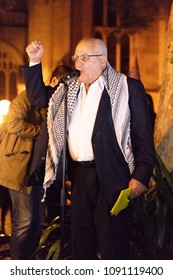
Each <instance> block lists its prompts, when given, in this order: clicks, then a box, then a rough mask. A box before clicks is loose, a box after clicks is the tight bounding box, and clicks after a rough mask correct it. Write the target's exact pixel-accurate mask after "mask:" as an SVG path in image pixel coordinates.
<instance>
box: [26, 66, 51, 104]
mask: <svg viewBox="0 0 173 280" xmlns="http://www.w3.org/2000/svg"><path fill="white" fill-rule="evenodd" d="M22 72H23V76H24V81H25V85H26V92H27V97H28V100H29V102H30V104H31V105H32V106H36V107H38V108H47V107H48V103H49V99H50V97H51V96H52V94H53V92H54V90H55V89H54V88H52V87H50V86H45V84H44V81H43V75H42V65H41V63H39V64H36V65H34V66H30V67H29V66H25V67H22Z"/></svg>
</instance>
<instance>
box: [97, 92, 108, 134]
mask: <svg viewBox="0 0 173 280" xmlns="http://www.w3.org/2000/svg"><path fill="white" fill-rule="evenodd" d="M105 114H107V115H108V114H110V117H111V105H110V98H109V95H108V93H107V90H106V89H104V90H103V94H102V97H101V100H100V104H99V107H98V112H97V116H96V121H95V125H94V130H93V137H94V136H95V134H96V133H97V132H98V130H99V129H100V126H101V125H102V123H103V120H104V118H105Z"/></svg>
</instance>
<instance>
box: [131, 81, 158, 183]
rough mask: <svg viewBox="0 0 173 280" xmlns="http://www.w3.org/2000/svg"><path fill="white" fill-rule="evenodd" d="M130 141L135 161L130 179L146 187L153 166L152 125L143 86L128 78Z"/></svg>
mask: <svg viewBox="0 0 173 280" xmlns="http://www.w3.org/2000/svg"><path fill="white" fill-rule="evenodd" d="M128 86H129V95H130V98H129V106H130V111H131V141H132V149H133V154H134V160H135V169H134V172H133V174H132V178H134V179H136V180H138V181H139V182H141V183H142V184H144V185H145V186H148V183H149V180H150V178H151V175H152V172H153V168H154V165H155V159H156V158H155V148H154V140H153V125H152V122H151V116H150V110H149V106H148V102H147V96H146V93H145V89H144V86H143V84H142V83H141V82H140V81H138V80H135V79H132V78H128Z"/></svg>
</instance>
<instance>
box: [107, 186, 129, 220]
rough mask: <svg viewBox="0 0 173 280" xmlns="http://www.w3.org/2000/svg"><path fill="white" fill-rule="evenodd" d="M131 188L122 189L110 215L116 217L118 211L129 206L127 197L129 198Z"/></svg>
mask: <svg viewBox="0 0 173 280" xmlns="http://www.w3.org/2000/svg"><path fill="white" fill-rule="evenodd" d="M130 192H131V188H127V189H124V190H122V191H121V192H120V195H119V197H118V198H117V201H116V202H115V204H114V206H113V207H112V209H111V215H118V213H119V212H120V211H122V210H123V209H125V208H126V207H127V206H128V204H129V196H130Z"/></svg>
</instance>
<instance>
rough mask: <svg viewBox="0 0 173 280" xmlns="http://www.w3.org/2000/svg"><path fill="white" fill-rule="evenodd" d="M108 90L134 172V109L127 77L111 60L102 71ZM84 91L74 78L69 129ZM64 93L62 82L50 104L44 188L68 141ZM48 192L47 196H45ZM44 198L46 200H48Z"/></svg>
mask: <svg viewBox="0 0 173 280" xmlns="http://www.w3.org/2000/svg"><path fill="white" fill-rule="evenodd" d="M102 77H103V79H104V83H105V85H106V89H107V91H108V94H109V97H110V103H111V108H112V118H113V123H114V128H115V131H116V137H117V141H118V144H119V147H120V149H121V151H122V153H123V155H124V158H125V160H126V161H127V163H128V166H129V170H130V173H132V172H133V170H134V157H133V152H132V146H131V138H130V109H129V105H128V100H129V94H128V86H127V77H126V76H125V75H124V74H122V73H118V72H116V71H115V70H114V69H113V68H112V67H111V66H110V64H109V63H108V64H107V67H106V69H105V70H104V72H103V73H102ZM79 90H80V82H79V81H77V80H76V79H72V81H71V82H70V84H69V86H68V90H67V93H66V94H67V130H68V126H69V123H70V119H71V116H72V113H73V110H74V108H75V102H76V99H77V95H78V92H79ZM64 96H65V87H64V85H63V84H60V85H59V87H58V88H57V89H56V91H55V92H54V94H53V95H52V97H51V98H50V101H49V106H48V117H47V126H48V134H49V140H48V149H47V155H46V167H45V178H44V184H43V187H44V189H45V195H46V189H47V188H48V187H50V186H51V184H52V183H53V181H54V180H55V179H56V175H57V169H58V164H59V160H60V156H61V154H62V151H63V146H64V143H65V141H66V139H65V141H64V114H65V112H64ZM45 195H44V198H45ZM44 198H43V200H44Z"/></svg>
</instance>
